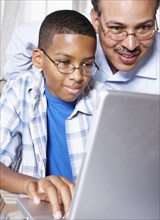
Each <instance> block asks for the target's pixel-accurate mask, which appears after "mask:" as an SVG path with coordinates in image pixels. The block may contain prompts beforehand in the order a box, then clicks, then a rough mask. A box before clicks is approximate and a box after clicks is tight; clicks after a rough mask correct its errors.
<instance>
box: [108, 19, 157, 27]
mask: <svg viewBox="0 0 160 220" xmlns="http://www.w3.org/2000/svg"><path fill="white" fill-rule="evenodd" d="M153 22H154V19H149V20H147V21H143V22H140V23H138V24H137V25H136V26H140V25H145V24H147V23H153ZM105 24H106V25H121V26H127V24H125V23H122V22H118V21H116V20H110V21H107V22H105Z"/></svg>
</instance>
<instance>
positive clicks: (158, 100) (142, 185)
mask: <svg viewBox="0 0 160 220" xmlns="http://www.w3.org/2000/svg"><path fill="white" fill-rule="evenodd" d="M159 156H160V96H159V95H150V94H139V93H131V92H122V91H113V90H105V89H104V90H102V91H100V93H99V96H98V101H97V106H96V108H95V112H94V116H93V120H92V125H91V129H90V133H89V137H88V141H87V145H86V154H85V158H84V162H83V165H82V169H81V172H80V175H79V178H78V182H77V185H76V188H75V193H74V197H73V201H72V204H71V209H70V214H69V218H68V219H81V220H82V219H105V220H106V219H108V220H111V219H114V220H116V219H123V220H133V219H134V220H142V219H143V220H144V219H145V220H146V219H148V220H151V219H152V220H158V219H159V218H160V208H159V207H160V159H159ZM18 206H19V208H20V210H21V211H22V213H23V214H24V216H25V217H28V219H33V220H34V219H53V218H52V213H51V206H50V204H49V203H47V202H42V203H41V204H40V205H38V206H36V205H34V204H33V202H32V201H29V199H28V198H27V199H19V200H18Z"/></svg>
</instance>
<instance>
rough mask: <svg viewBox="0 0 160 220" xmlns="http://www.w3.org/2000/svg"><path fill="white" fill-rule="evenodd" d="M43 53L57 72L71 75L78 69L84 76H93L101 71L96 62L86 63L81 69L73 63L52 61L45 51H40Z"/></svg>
mask: <svg viewBox="0 0 160 220" xmlns="http://www.w3.org/2000/svg"><path fill="white" fill-rule="evenodd" d="M40 50H41V51H43V53H44V54H45V55H46V57H48V59H49V60H50V61H51V62H52V63H53V64H54V65H55V67H56V68H57V70H58V71H59V72H60V73H62V74H71V73H73V72H74V71H75V70H76V69H79V71H80V73H81V74H82V75H84V76H92V75H94V74H95V73H96V71H97V70H98V69H99V67H98V66H97V64H96V63H95V62H86V63H84V64H83V65H82V66H80V67H75V66H74V65H73V64H72V63H70V62H68V61H57V62H56V61H54V60H53V59H51V58H50V57H49V56H48V54H47V53H46V52H45V50H44V49H42V48H41V49H40Z"/></svg>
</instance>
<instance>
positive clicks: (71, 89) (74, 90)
mask: <svg viewBox="0 0 160 220" xmlns="http://www.w3.org/2000/svg"><path fill="white" fill-rule="evenodd" d="M65 88H66V89H67V91H68V92H69V93H71V94H74V95H76V94H78V93H79V92H80V91H81V89H82V87H81V86H78V87H77V86H76V87H75V86H65Z"/></svg>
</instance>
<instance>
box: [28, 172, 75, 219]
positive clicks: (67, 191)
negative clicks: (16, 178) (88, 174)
mask: <svg viewBox="0 0 160 220" xmlns="http://www.w3.org/2000/svg"><path fill="white" fill-rule="evenodd" d="M74 188H75V183H73V182H71V181H69V180H67V179H66V178H64V177H58V176H47V177H45V178H43V179H40V180H29V181H27V183H26V193H27V194H28V196H29V197H30V198H31V199H32V200H33V202H34V203H35V204H39V203H40V201H41V200H44V201H49V202H50V203H51V206H52V211H53V217H54V218H55V219H61V218H62V215H63V213H62V210H61V207H62V205H63V207H64V212H65V214H67V213H68V211H69V209H70V205H71V201H72V197H73V191H74Z"/></svg>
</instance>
